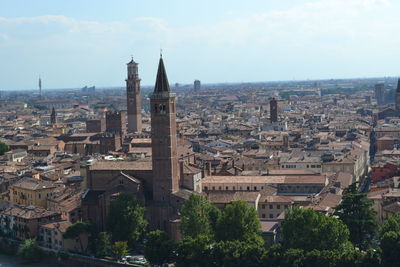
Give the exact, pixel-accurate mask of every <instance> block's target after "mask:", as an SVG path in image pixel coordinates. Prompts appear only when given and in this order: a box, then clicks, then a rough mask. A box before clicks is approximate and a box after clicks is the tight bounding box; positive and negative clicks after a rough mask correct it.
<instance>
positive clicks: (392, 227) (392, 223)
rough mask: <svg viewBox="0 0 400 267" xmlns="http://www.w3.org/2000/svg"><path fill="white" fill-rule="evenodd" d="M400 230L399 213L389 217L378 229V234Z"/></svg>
mask: <svg viewBox="0 0 400 267" xmlns="http://www.w3.org/2000/svg"><path fill="white" fill-rule="evenodd" d="M390 231H393V232H398V233H399V232H400V213H398V214H395V215H393V216H391V217H389V218H388V219H387V220H386V221H385V222H384V223H383V224H382V226H381V228H380V229H379V235H380V236H383V235H384V234H385V233H386V232H390Z"/></svg>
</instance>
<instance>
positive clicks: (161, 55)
mask: <svg viewBox="0 0 400 267" xmlns="http://www.w3.org/2000/svg"><path fill="white" fill-rule="evenodd" d="M160 57H161V58H162V48H160Z"/></svg>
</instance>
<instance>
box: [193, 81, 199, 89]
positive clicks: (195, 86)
mask: <svg viewBox="0 0 400 267" xmlns="http://www.w3.org/2000/svg"><path fill="white" fill-rule="evenodd" d="M193 88H194V90H195V91H200V89H201V83H200V81H199V80H195V81H194V85H193Z"/></svg>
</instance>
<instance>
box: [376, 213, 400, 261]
mask: <svg viewBox="0 0 400 267" xmlns="http://www.w3.org/2000/svg"><path fill="white" fill-rule="evenodd" d="M379 235H380V241H381V243H380V248H381V249H382V261H383V263H384V266H398V264H399V262H400V253H399V252H400V214H396V215H394V216H392V217H389V219H388V220H387V221H385V222H384V223H383V225H382V226H381V228H380V231H379Z"/></svg>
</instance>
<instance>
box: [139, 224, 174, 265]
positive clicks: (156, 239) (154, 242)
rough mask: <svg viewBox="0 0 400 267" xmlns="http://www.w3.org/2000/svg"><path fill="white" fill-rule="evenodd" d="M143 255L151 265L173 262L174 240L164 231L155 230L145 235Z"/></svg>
mask: <svg viewBox="0 0 400 267" xmlns="http://www.w3.org/2000/svg"><path fill="white" fill-rule="evenodd" d="M146 238H147V242H146V244H145V249H144V256H145V257H146V259H147V260H148V261H149V262H150V264H152V265H162V264H164V263H171V262H173V258H174V254H173V253H174V249H175V244H174V242H173V241H172V240H171V239H170V238H169V237H168V235H167V233H166V232H164V231H160V230H156V231H152V232H150V233H148V234H147V235H146Z"/></svg>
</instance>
